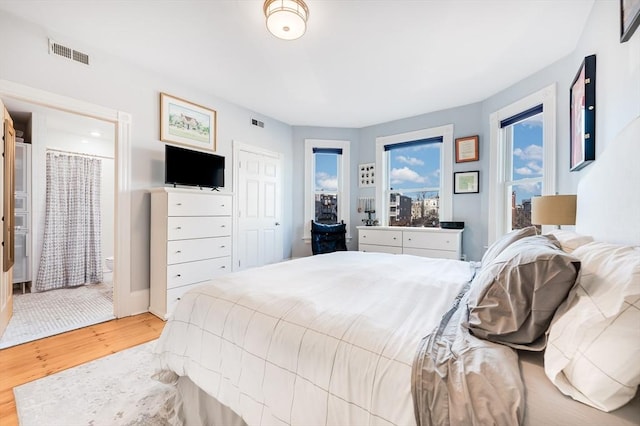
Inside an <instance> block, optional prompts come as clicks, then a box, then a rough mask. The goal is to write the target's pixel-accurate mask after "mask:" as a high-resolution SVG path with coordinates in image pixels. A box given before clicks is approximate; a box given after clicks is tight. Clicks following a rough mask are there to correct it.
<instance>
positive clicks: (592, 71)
mask: <svg viewBox="0 0 640 426" xmlns="http://www.w3.org/2000/svg"><path fill="white" fill-rule="evenodd" d="M569 101H570V105H569V109H570V111H569V114H570V116H569V132H570V135H569V144H570V156H569V163H570V164H569V170H570V171H572V172H574V171H576V170H580V169H582V168H583V167H585V166H586V165H587V164H589V163H591V162H592V161H593V160H595V159H596V55H591V56H587V57H586V58H584V61H582V64H581V65H580V69H578V73H577V74H576V76H575V78H574V79H573V83H571V88H570V90H569Z"/></svg>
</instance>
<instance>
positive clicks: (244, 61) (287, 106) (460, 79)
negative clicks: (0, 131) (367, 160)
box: [0, 0, 594, 128]
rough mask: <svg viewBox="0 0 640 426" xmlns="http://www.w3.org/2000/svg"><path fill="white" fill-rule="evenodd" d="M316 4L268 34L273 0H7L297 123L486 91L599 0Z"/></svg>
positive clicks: (527, 70) (413, 110)
mask: <svg viewBox="0 0 640 426" xmlns="http://www.w3.org/2000/svg"><path fill="white" fill-rule="evenodd" d="M306 2H307V5H308V6H309V10H310V13H309V22H308V29H307V32H306V34H305V35H304V36H303V37H302V38H300V39H298V40H294V41H283V40H279V39H276V38H275V37H273V36H272V35H270V34H269V33H268V32H267V30H266V26H265V22H264V15H263V12H262V4H263V1H262V0H179V1H178V0H173V1H167V0H129V1H120V0H84V1H78V0H66V1H64V0H47V1H43V0H40V1H36V0H0V10H4V11H6V12H9V13H11V14H14V15H17V16H19V17H22V18H24V19H25V20H28V21H31V22H34V23H36V24H38V25H41V26H43V27H45V28H47V29H48V31H49V32H50V36H51V37H55V41H57V42H58V43H61V44H64V45H67V46H70V47H72V48H73V47H76V46H74V43H81V45H82V46H83V47H84V46H86V48H85V50H89V51H87V52H85V53H88V54H89V56H92V55H95V54H100V53H101V52H108V53H110V54H112V55H115V56H117V57H120V58H122V59H124V60H126V61H128V62H131V63H135V64H137V65H139V66H141V67H143V68H145V69H148V70H152V71H153V72H156V73H159V74H161V75H163V76H166V77H167V78H170V79H172V80H176V81H183V82H184V84H185V85H186V86H190V87H195V88H196V89H197V90H202V91H203V92H205V93H207V94H211V95H215V96H217V97H219V98H222V99H225V100H228V101H230V102H233V103H235V104H238V105H241V106H243V107H245V108H248V109H250V110H253V111H256V112H258V113H261V114H264V115H266V116H269V117H272V118H275V119H277V120H280V121H283V122H285V123H287V124H290V125H313V126H327V127H355V128H360V127H364V126H368V125H372V124H377V123H382V122H387V121H391V120H395V119H400V118H405V117H411V116H415V115H420V114H424V113H428V112H432V111H437V110H442V109H446V108H451V107H456V106H460V105H466V104H470V103H474V102H479V101H482V100H484V99H486V98H488V97H490V96H492V95H494V94H496V93H497V92H499V91H501V90H503V89H505V88H507V87H509V86H511V85H513V84H514V83H516V82H518V81H520V80H522V79H523V78H525V77H527V76H529V75H531V74H532V73H534V72H536V71H537V70H540V69H542V68H544V67H546V66H548V65H550V64H552V63H553V62H555V61H557V60H559V59H561V58H563V57H564V56H566V55H568V54H570V53H571V52H572V51H573V50H574V49H575V47H576V43H577V41H578V40H579V38H580V35H581V34H582V30H583V28H584V25H585V23H586V21H587V18H588V15H589V13H590V11H591V8H592V6H593V3H594V0H422V1H421V0H409V1H403V0H387V1H378V0H306ZM76 48H77V47H76ZM79 50H80V49H79ZM164 90H166V88H164V87H158V91H164ZM172 94H173V95H175V96H181V95H182V94H181V93H172ZM207 106H209V107H211V108H213V109H216V105H207Z"/></svg>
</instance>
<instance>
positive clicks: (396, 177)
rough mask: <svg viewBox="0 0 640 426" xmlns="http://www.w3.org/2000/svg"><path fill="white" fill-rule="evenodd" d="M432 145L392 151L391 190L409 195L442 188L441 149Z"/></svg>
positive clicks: (436, 144) (435, 144)
mask: <svg viewBox="0 0 640 426" xmlns="http://www.w3.org/2000/svg"><path fill="white" fill-rule="evenodd" d="M441 146H442V144H439V143H431V144H425V145H419V146H415V147H412V146H409V147H405V148H396V149H392V150H391V151H390V164H389V165H390V167H389V177H390V183H391V188H393V189H394V190H398V191H400V192H403V193H405V195H409V196H411V195H413V194H409V193H408V192H411V191H412V190H420V189H427V188H437V187H439V186H440V147H441Z"/></svg>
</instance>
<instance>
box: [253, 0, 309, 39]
mask: <svg viewBox="0 0 640 426" xmlns="http://www.w3.org/2000/svg"><path fill="white" fill-rule="evenodd" d="M263 9H264V16H265V17H266V18H267V29H268V30H269V32H270V33H271V34H273V35H274V36H276V37H278V38H281V39H283V40H295V39H297V38H300V37H302V35H303V34H304V33H305V31H306V30H307V18H308V17H309V8H308V7H307V5H306V4H305V2H304V1H303V0H266V1H265V2H264V6H263Z"/></svg>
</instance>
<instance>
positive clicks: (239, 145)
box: [231, 140, 284, 271]
mask: <svg viewBox="0 0 640 426" xmlns="http://www.w3.org/2000/svg"><path fill="white" fill-rule="evenodd" d="M231 143H232V146H233V180H232V182H233V185H232V188H231V190H232V194H233V221H232V227H233V241H235V242H237V241H238V222H239V216H238V211H239V200H238V197H239V195H238V188H237V185H238V180H239V179H240V177H239V175H240V170H239V169H240V151H246V152H249V153H252V154H258V155H264V156H267V157H272V158H277V159H278V160H279V161H280V167H281V168H282V157H283V155H282V153H280V152H276V151H270V150H268V149H264V148H260V147H257V146H255V145H250V144H247V143H244V142H240V141H238V140H233V141H231ZM278 180H279V185H280V190H282V183H283V182H282V169H281V170H280V177H279V178H278ZM282 200H283V197H282V196H281V197H280V200H279V202H280V214H281V215H282V212H283V209H282V208H283V205H282ZM280 232H283V231H280ZM283 236H284V235H283ZM232 246H233V250H232V252H233V258H232V265H233V267H232V268H231V269H232V270H233V271H235V270H236V269H237V267H238V244H236V243H234V244H232ZM283 258H284V253H283Z"/></svg>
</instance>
